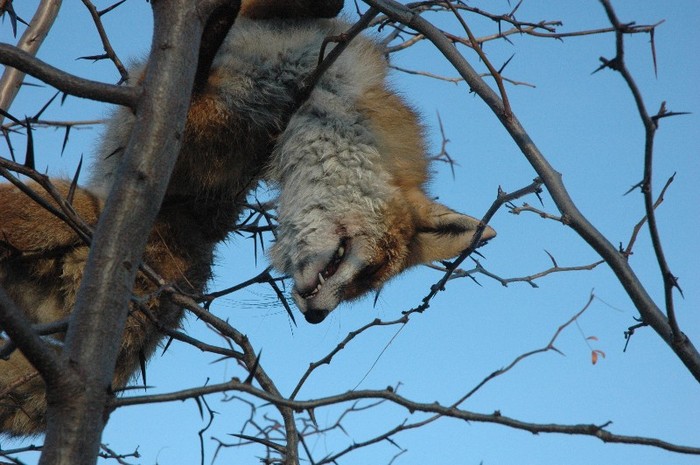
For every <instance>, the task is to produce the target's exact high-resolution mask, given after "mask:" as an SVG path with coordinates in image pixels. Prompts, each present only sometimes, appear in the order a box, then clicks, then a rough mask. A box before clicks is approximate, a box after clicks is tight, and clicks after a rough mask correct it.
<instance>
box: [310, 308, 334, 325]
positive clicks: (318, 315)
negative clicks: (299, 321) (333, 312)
mask: <svg viewBox="0 0 700 465" xmlns="http://www.w3.org/2000/svg"><path fill="white" fill-rule="evenodd" d="M329 313H330V312H329V311H328V310H318V309H308V310H307V311H306V312H304V318H306V321H308V322H309V323H311V324H312V325H315V324H318V323H320V322H322V321H323V320H324V319H325V318H326V317H327V316H328V314H329Z"/></svg>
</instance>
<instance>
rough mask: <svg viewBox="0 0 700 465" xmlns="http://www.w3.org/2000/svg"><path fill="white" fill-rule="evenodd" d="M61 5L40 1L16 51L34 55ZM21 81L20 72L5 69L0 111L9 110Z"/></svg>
mask: <svg viewBox="0 0 700 465" xmlns="http://www.w3.org/2000/svg"><path fill="white" fill-rule="evenodd" d="M61 3H62V0H42V1H41V3H39V6H37V9H36V13H34V17H33V18H32V20H31V21H30V23H29V27H27V29H26V30H25V31H24V34H22V37H21V38H20V40H19V42H18V43H17V49H19V50H21V51H23V52H25V53H27V54H28V55H30V56H34V55H36V52H37V51H38V50H39V47H41V44H42V43H43V42H44V39H45V38H46V35H47V34H48V33H49V30H50V29H51V26H52V25H53V22H54V20H55V19H56V16H57V15H58V10H59V9H60V8H61ZM22 81H24V73H23V72H22V71H21V70H19V69H17V68H6V69H5V72H4V73H3V75H2V78H0V109H3V110H5V111H7V110H9V109H10V106H11V105H12V102H13V101H14V99H15V96H17V92H19V88H20V86H21V85H22ZM3 119H4V118H3V116H2V115H0V123H2V121H3Z"/></svg>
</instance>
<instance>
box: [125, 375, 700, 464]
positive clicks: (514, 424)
mask: <svg viewBox="0 0 700 465" xmlns="http://www.w3.org/2000/svg"><path fill="white" fill-rule="evenodd" d="M225 391H238V392H244V393H248V394H250V395H253V396H255V397H257V398H259V399H261V400H264V401H266V402H270V403H273V404H275V405H279V406H285V407H288V408H290V409H293V410H295V411H304V410H307V411H308V410H314V409H317V408H320V407H326V406H330V405H335V404H339V403H344V402H351V401H356V400H360V399H377V400H379V399H386V400H388V401H390V402H392V403H393V404H396V405H398V406H401V407H404V408H405V409H406V410H407V411H408V412H409V413H415V412H425V413H433V414H438V415H440V416H442V417H448V418H455V419H460V420H465V421H469V422H479V423H494V424H499V425H504V426H509V427H511V428H515V429H520V430H523V431H529V432H531V433H534V434H540V433H560V434H576V435H582V436H593V437H597V438H598V439H600V440H602V441H603V442H611V443H620V444H639V445H648V446H653V447H658V448H661V449H665V450H668V451H673V452H678V453H684V454H694V455H700V448H698V447H690V446H682V445H677V444H672V443H669V442H667V441H663V440H660V439H655V438H647V437H641V436H627V435H619V434H614V433H611V432H609V431H607V430H606V429H605V428H606V427H607V426H608V425H609V422H608V423H605V424H603V425H593V424H587V425H586V424H578V425H558V424H551V423H550V424H543V423H531V422H524V421H521V420H516V419H514V418H510V417H507V416H504V415H503V414H502V413H501V412H498V411H497V412H494V413H492V414H483V413H476V412H470V411H466V410H462V409H459V408H455V407H451V406H444V405H442V404H440V403H438V402H433V403H429V404H428V403H422V402H414V401H411V400H409V399H407V398H405V397H403V396H400V395H398V394H397V393H396V392H394V390H393V389H391V388H388V389H385V390H361V391H349V392H346V393H344V394H338V395H334V396H328V397H320V398H317V399H313V400H307V401H299V400H291V399H286V398H283V397H278V396H276V395H274V394H271V393H269V392H267V391H265V390H262V389H258V388H256V387H254V386H252V385H251V384H248V383H243V382H241V381H240V380H238V379H237V378H234V379H232V380H231V381H228V382H225V383H220V384H211V385H208V386H202V387H198V388H192V389H186V390H182V391H177V392H172V393H168V394H158V395H150V396H134V397H128V398H122V399H116V400H114V401H113V406H114V407H122V406H126V405H138V404H143V403H155V402H172V401H181V400H183V399H189V398H194V397H199V396H203V395H207V394H212V393H217V392H225Z"/></svg>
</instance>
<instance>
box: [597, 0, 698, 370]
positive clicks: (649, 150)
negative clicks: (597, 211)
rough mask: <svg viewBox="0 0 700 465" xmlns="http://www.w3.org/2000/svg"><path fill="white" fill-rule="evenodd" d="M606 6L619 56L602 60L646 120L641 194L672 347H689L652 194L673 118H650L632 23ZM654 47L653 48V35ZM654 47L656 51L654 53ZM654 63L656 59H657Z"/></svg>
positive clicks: (661, 113) (660, 114) (663, 111)
mask: <svg viewBox="0 0 700 465" xmlns="http://www.w3.org/2000/svg"><path fill="white" fill-rule="evenodd" d="M600 1H601V3H602V4H603V8H604V9H605V12H606V14H607V15H608V19H609V20H610V23H611V24H612V25H613V27H614V28H615V45H616V55H615V58H613V59H612V60H607V59H605V58H602V57H601V61H602V62H603V65H604V66H605V67H608V68H611V69H613V70H615V71H617V72H619V73H620V75H622V78H623V79H624V80H625V83H626V84H627V87H629V89H630V91H631V92H632V96H633V98H634V101H635V103H636V105H637V111H638V112H639V116H640V117H641V119H642V124H643V125H644V132H645V142H644V174H643V178H642V183H641V191H642V194H643V195H644V208H645V209H646V213H647V223H648V224H649V235H650V236H651V242H652V246H653V248H654V253H655V254H656V260H657V262H658V266H659V271H661V278H662V280H663V285H664V300H665V308H666V316H667V317H668V324H669V325H670V328H671V333H672V345H673V346H674V347H682V346H683V345H685V344H689V341H688V340H687V337H686V336H685V335H684V334H683V332H682V331H681V329H680V327H679V326H678V321H677V319H676V312H675V307H674V303H673V289H674V288H676V289H678V291H679V292H680V293H681V295H682V293H683V291H682V290H681V288H680V286H679V285H678V278H677V277H676V276H675V275H674V274H673V273H672V272H671V268H670V266H669V264H668V261H667V260H666V256H665V254H664V249H663V245H662V243H661V237H660V234H659V229H658V226H657V223H656V214H655V213H654V195H653V191H652V185H653V157H654V135H655V133H656V129H657V128H658V124H659V119H661V118H663V117H666V116H669V114H668V112H667V110H666V104H665V102H663V103H662V104H661V107H660V109H659V111H658V113H657V114H656V115H653V116H652V115H650V114H649V112H648V111H647V109H646V105H645V104H644V99H643V97H642V93H641V91H640V90H639V87H638V86H637V84H636V82H635V80H634V78H633V77H632V73H630V71H629V69H628V68H627V65H626V64H625V49H624V36H625V34H626V32H627V31H628V30H629V29H630V25H629V24H623V23H621V22H620V20H619V19H618V18H617V15H616V13H615V10H614V9H613V7H612V5H611V4H610V1H609V0H600ZM651 37H652V46H653V43H654V42H653V37H654V36H653V35H652V36H651ZM653 51H654V48H652V52H653ZM654 62H656V58H655V56H654ZM696 378H698V379H700V375H698V374H696Z"/></svg>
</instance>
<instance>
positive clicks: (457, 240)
mask: <svg viewBox="0 0 700 465" xmlns="http://www.w3.org/2000/svg"><path fill="white" fill-rule="evenodd" d="M425 202H427V204H424V205H422V206H420V207H419V208H418V214H419V219H418V224H417V225H416V236H415V238H414V240H413V244H412V250H411V254H410V261H411V265H418V264H421V263H430V262H433V261H438V260H447V259H449V258H452V257H455V256H457V255H459V254H460V253H461V252H462V251H463V250H464V249H466V248H467V247H469V244H471V241H472V238H473V237H474V233H475V232H476V229H477V228H478V226H479V223H480V222H481V221H480V220H478V219H476V218H473V217H471V216H468V215H462V214H461V213H457V212H455V211H454V210H450V209H449V208H447V207H446V206H444V205H442V204H440V203H437V202H433V201H430V200H428V199H427V198H426V199H425ZM495 236H496V231H495V230H494V229H493V228H492V227H490V226H488V225H487V226H486V228H485V229H484V232H483V233H482V234H481V240H482V241H485V240H488V239H491V238H493V237H495Z"/></svg>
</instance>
